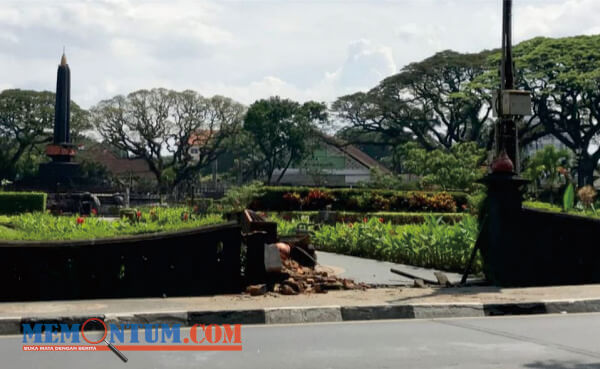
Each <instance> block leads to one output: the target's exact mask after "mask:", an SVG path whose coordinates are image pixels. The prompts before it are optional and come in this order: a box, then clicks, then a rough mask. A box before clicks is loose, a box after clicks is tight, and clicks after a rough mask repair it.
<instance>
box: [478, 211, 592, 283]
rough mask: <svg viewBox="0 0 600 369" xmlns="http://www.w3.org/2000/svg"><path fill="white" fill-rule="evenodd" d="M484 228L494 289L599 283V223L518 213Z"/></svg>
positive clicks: (548, 214) (488, 271) (487, 266)
mask: <svg viewBox="0 0 600 369" xmlns="http://www.w3.org/2000/svg"><path fill="white" fill-rule="evenodd" d="M498 219H499V220H497V221H495V222H490V223H488V225H487V227H484V229H483V230H482V233H481V235H480V237H483V241H484V242H483V244H484V247H483V248H482V252H483V256H484V260H485V269H486V276H487V277H488V279H490V281H491V282H493V283H494V284H496V285H501V286H534V285H566V284H586V283H600V220H599V219H593V218H586V217H581V216H576V215H568V214H560V213H551V212H546V211H540V210H533V209H522V210H520V211H518V212H516V213H513V214H512V216H510V217H509V216H504V217H498Z"/></svg>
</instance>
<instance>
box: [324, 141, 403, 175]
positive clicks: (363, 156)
mask: <svg viewBox="0 0 600 369" xmlns="http://www.w3.org/2000/svg"><path fill="white" fill-rule="evenodd" d="M321 137H322V139H323V141H325V142H326V143H328V144H330V145H332V146H335V147H337V148H338V149H339V150H341V151H342V152H344V153H345V154H346V155H348V156H350V157H351V158H352V159H354V160H356V161H358V162H359V163H361V164H362V165H364V166H365V167H367V168H369V169H375V168H376V169H379V170H380V171H382V172H383V173H386V174H391V173H392V172H391V171H390V170H389V169H388V168H386V167H385V166H383V165H382V164H381V163H380V162H379V161H377V160H375V159H373V158H372V157H371V156H369V155H368V154H367V153H365V152H364V151H362V150H361V149H359V148H358V147H356V146H354V145H350V144H348V143H346V142H345V141H343V140H340V139H339V138H335V137H331V136H327V135H322V136H321Z"/></svg>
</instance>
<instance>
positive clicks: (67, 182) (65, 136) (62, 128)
mask: <svg viewBox="0 0 600 369" xmlns="http://www.w3.org/2000/svg"><path fill="white" fill-rule="evenodd" d="M70 115H71V70H70V69H69V64H67V57H66V56H65V54H64V52H63V55H62V57H61V59H60V65H59V66H58V72H57V78H56V102H55V105H54V135H53V136H54V137H53V141H52V143H51V144H50V145H48V146H46V155H47V156H48V157H50V159H51V161H50V162H48V163H44V164H41V165H40V179H41V181H42V182H43V183H42V184H43V185H45V186H47V187H50V189H56V188H57V187H59V186H60V187H67V188H68V187H71V186H72V185H73V184H74V181H75V179H76V178H78V177H79V175H80V166H79V164H78V163H75V162H74V161H73V157H74V156H75V153H76V152H77V150H76V146H75V145H74V144H73V143H71V130H70V128H71V127H70Z"/></svg>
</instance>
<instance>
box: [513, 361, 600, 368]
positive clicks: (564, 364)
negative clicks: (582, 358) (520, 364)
mask: <svg viewBox="0 0 600 369" xmlns="http://www.w3.org/2000/svg"><path fill="white" fill-rule="evenodd" d="M525 367H526V368H536V369H537V368H540V369H600V363H593V364H581V363H576V362H572V361H556V360H548V361H534V362H533V363H529V364H525Z"/></svg>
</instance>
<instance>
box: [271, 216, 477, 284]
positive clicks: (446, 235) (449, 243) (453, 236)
mask: <svg viewBox="0 0 600 369" xmlns="http://www.w3.org/2000/svg"><path fill="white" fill-rule="evenodd" d="M275 220H276V221H277V226H278V229H282V230H286V231H289V232H292V231H293V230H294V229H295V228H296V227H297V225H298V224H299V223H301V222H304V220H302V219H296V220H293V221H291V222H287V221H284V220H282V219H280V218H275ZM478 233H479V231H478V224H477V220H476V219H475V218H474V217H471V216H466V217H465V218H464V219H463V220H462V221H460V222H458V223H455V224H452V225H450V224H446V223H444V222H443V221H442V220H441V219H440V218H436V217H433V216H429V217H427V218H426V220H425V222H424V223H423V224H411V225H394V224H392V223H391V222H385V221H383V222H382V221H381V220H380V219H379V218H370V219H366V218H365V219H364V220H362V221H360V222H356V223H337V224H335V225H333V226H329V225H321V226H320V227H319V228H318V229H316V230H315V235H314V236H313V237H312V241H313V243H314V244H315V246H316V247H317V248H318V249H319V250H323V251H330V252H335V253H339V254H345V255H353V256H360V257H368V258H373V259H378V260H385V261H391V262H395V263H403V264H409V265H415V266H421V267H427V268H437V269H441V270H447V271H455V272H462V271H463V270H464V267H465V265H466V264H467V262H468V260H469V257H470V255H471V251H472V250H473V247H474V245H475V240H476V238H477V235H478ZM481 270H482V261H481V259H480V258H478V259H477V260H476V263H475V265H474V268H473V271H474V272H476V273H477V272H480V271H481Z"/></svg>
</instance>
